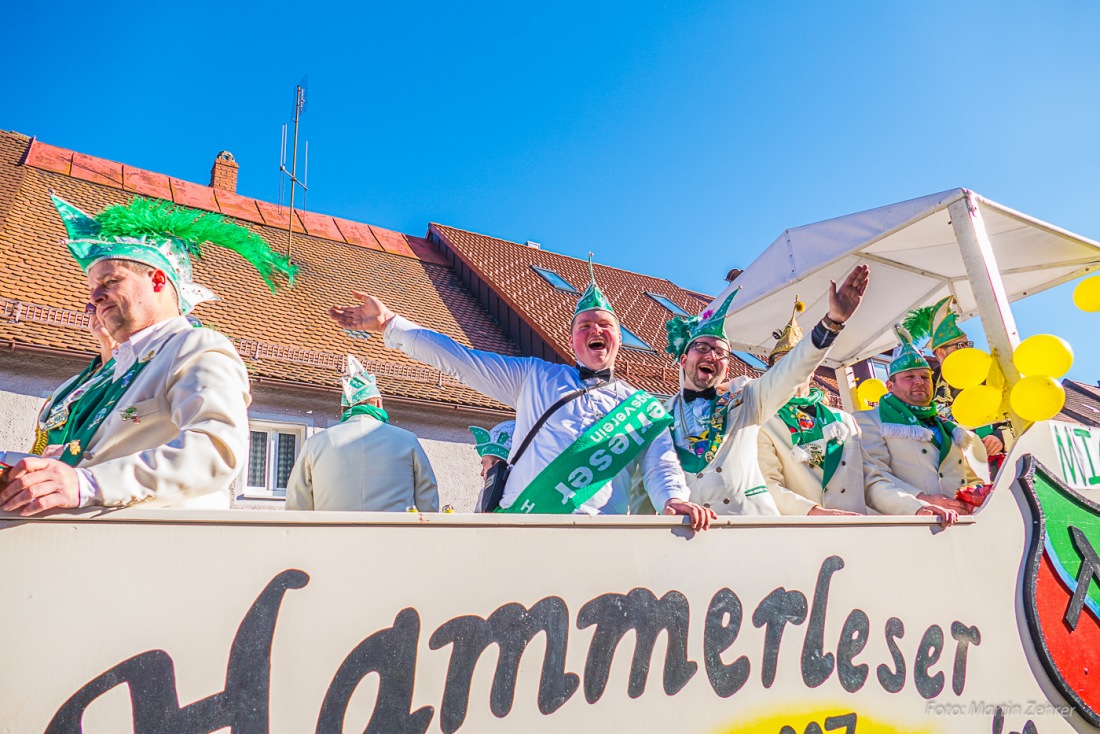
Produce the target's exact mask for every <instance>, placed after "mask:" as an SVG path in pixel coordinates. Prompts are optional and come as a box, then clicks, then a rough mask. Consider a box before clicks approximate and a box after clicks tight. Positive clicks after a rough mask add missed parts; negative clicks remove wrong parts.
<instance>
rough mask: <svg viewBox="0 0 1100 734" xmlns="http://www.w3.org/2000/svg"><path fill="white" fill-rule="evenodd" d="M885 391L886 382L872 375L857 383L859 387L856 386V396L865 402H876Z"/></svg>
mask: <svg viewBox="0 0 1100 734" xmlns="http://www.w3.org/2000/svg"><path fill="white" fill-rule="evenodd" d="M886 392H887V391H886V383H885V382H883V381H882V380H880V379H878V378H877V377H872V378H870V379H868V380H864V381H863V382H861V383H859V387H857V388H856V397H858V398H859V399H860V400H862V401H863V402H865V403H877V402H878V401H879V400H880V399H882V396H883V395H885V394H886Z"/></svg>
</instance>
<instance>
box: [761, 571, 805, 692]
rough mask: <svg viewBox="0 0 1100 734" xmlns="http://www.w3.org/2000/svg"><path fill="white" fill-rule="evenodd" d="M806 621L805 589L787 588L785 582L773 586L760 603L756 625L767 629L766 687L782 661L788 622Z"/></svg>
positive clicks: (764, 676)
mask: <svg viewBox="0 0 1100 734" xmlns="http://www.w3.org/2000/svg"><path fill="white" fill-rule="evenodd" d="M805 621H806V595H805V594H803V593H802V592H801V591H787V590H786V589H784V588H783V587H782V586H780V587H779V588H778V589H775V590H773V591H772V592H771V593H770V594H768V595H767V596H765V597H764V599H763V601H761V602H760V603H759V604H757V605H756V609H755V611H753V613H752V624H753V626H754V627H763V626H765V625H767V629H766V630H764V660H763V663H762V665H761V670H760V681H761V682H762V683H763V684H764V687H765V688H771V687H772V683H775V668H776V666H777V665H778V662H779V643H780V642H781V641H782V640H783V628H784V627H785V626H786V624H787V623H788V622H791V623H793V624H802V623H803V622H805Z"/></svg>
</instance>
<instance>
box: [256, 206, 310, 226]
mask: <svg viewBox="0 0 1100 734" xmlns="http://www.w3.org/2000/svg"><path fill="white" fill-rule="evenodd" d="M256 206H257V207H259V209H260V216H262V217H263V218H264V224H266V225H267V226H268V227H274V228H276V229H281V230H283V231H284V232H285V231H286V229H287V226H288V225H290V224H291V223H292V222H293V229H294V232H300V233H302V234H305V232H306V228H305V227H303V226H302V220H301V219H299V218H298V212H294V216H293V218H291V212H290V207H286V206H279V205H278V204H272V203H270V202H267V201H260V200H259V199H257V200H256Z"/></svg>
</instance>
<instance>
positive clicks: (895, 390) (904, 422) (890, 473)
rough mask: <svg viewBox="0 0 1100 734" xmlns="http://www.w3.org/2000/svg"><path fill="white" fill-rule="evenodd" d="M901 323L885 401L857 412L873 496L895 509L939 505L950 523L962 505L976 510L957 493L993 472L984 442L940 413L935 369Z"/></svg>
mask: <svg viewBox="0 0 1100 734" xmlns="http://www.w3.org/2000/svg"><path fill="white" fill-rule="evenodd" d="M895 330H896V331H897V332H898V338H899V339H900V341H901V346H900V347H899V348H898V351H897V353H896V355H895V357H894V360H893V361H892V362H891V363H890V377H889V379H888V380H887V381H886V387H887V389H888V390H889V391H890V392H888V393H887V394H886V395H884V396H883V397H882V400H881V401H880V402H879V404H878V407H876V408H873V409H871V410H861V411H860V412H859V413H858V414H857V415H856V422H857V423H858V424H859V426H860V428H861V429H862V430H863V435H862V439H861V441H862V446H863V457H864V467H863V471H864V475H865V477H866V482H867V504H868V505H869V506H871V507H873V508H874V509H876V510H878V511H879V512H882V513H884V514H890V515H903V514H911V513H914V512H916V513H917V514H921V513H922V511H924V512H932V513H935V514H937V515H939V516H940V517H941V519H942V521H944V522H945V523H946V524H950V523H952V522H954V521H955V520H956V519H957V514H958V513H960V512H961V513H963V514H969V507H968V505H966V504H965V503H963V502H960V501H958V500H957V499H955V493H956V492H957V491H958V490H959V489H961V488H964V487H968V486H971V485H976V484H981V483H983V481H984V480H987V479H988V468H987V467H986V464H985V461H986V454H985V446H984V445H983V444H982V442H981V441H980V440H979V439H978V437H977V436H975V435H974V434H973V433H971V432H970V431H967V430H965V429H963V428H962V427H960V426H956V425H955V424H954V423H952V422H951V421H949V420H947V419H945V418H943V417H941V416H940V415H938V414H937V412H936V406H935V405H934V404H933V403H932V370H931V369H930V368H929V366H928V362H927V361H926V360H925V359H924V357H923V356H921V354H920V352H918V351H917V350H916V349H915V348H914V347H913V344H912V341H911V339H910V337H909V334H908V332H907V331H905V329H903V328H901V327H900V326H897V327H895ZM975 467H977V468H975Z"/></svg>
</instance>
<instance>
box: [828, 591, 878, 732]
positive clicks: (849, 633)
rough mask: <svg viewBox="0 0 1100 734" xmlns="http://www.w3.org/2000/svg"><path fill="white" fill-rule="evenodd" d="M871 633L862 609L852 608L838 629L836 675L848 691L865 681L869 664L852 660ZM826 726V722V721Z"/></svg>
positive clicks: (861, 686)
mask: <svg viewBox="0 0 1100 734" xmlns="http://www.w3.org/2000/svg"><path fill="white" fill-rule="evenodd" d="M870 634H871V622H870V620H869V619H868V618H867V613H866V612H864V611H863V610H862V609H853V610H852V612H851V614H849V615H848V618H847V619H845V620H844V628H843V629H841V631H840V641H839V642H837V646H836V675H837V677H838V678H840V685H842V686H844V690H846V691H848V693H855V692H856V691H858V690H859V689H860V688H863V684H864V683H866V682H867V676H868V674H869V673H870V672H871V666H870V665H867V663H861V664H859V665H854V664H853V663H852V660H853V659H854V658H855V656H856V655H859V654H860V653H861V652H863V648H865V647H867V638H868V637H869V635H870ZM826 726H828V724H827V723H826Z"/></svg>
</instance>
